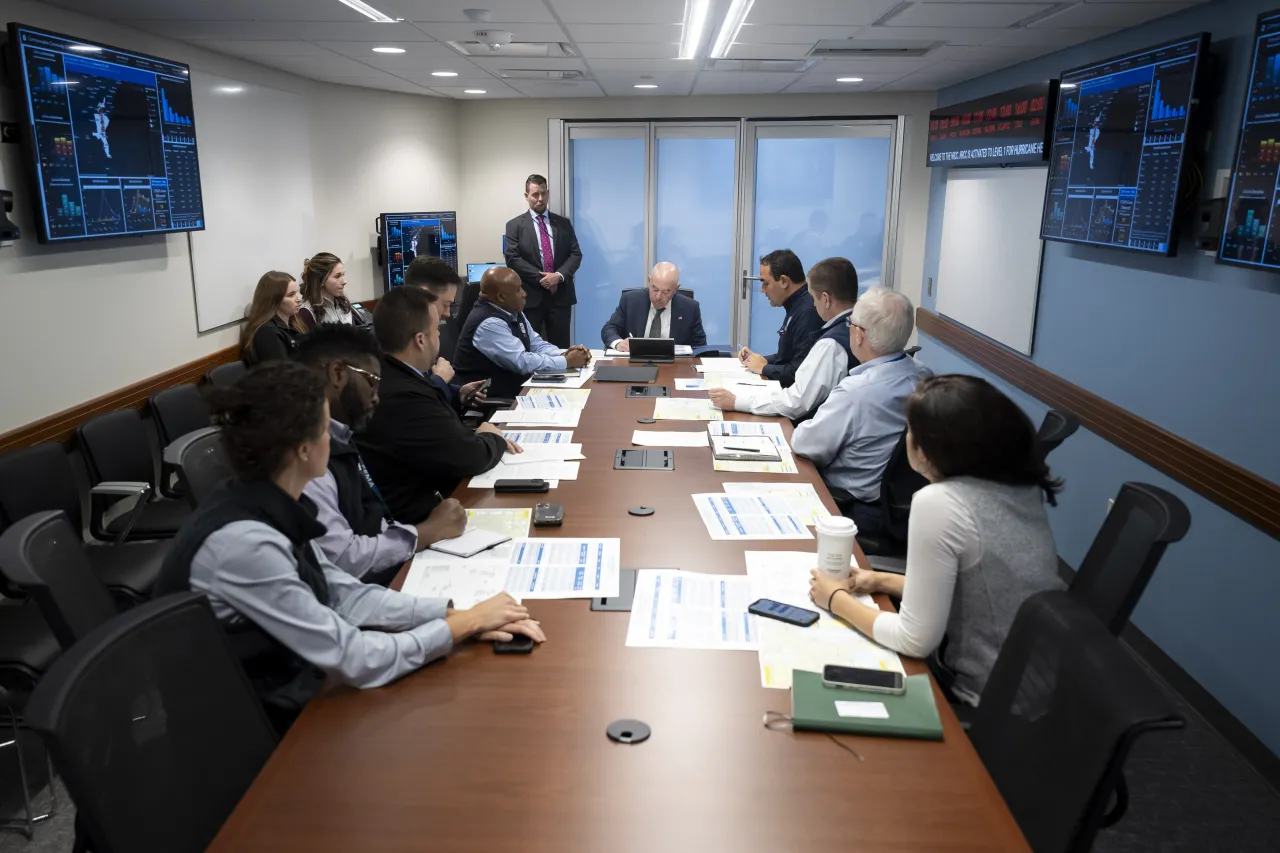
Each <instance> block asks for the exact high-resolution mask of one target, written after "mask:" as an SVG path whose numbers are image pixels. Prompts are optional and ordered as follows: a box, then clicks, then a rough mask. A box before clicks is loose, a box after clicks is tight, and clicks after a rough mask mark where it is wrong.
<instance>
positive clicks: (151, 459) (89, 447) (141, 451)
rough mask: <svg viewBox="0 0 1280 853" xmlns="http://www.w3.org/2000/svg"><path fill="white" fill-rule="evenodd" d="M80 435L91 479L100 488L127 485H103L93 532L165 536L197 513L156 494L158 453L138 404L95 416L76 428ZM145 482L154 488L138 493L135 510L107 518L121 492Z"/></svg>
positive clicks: (105, 536) (130, 536) (96, 502)
mask: <svg viewBox="0 0 1280 853" xmlns="http://www.w3.org/2000/svg"><path fill="white" fill-rule="evenodd" d="M76 438H77V439H78V441H79V446H80V449H81V451H82V452H83V454H84V460H85V464H86V465H87V466H88V469H89V482H90V483H92V484H93V485H94V486H95V487H101V486H103V484H104V483H108V484H121V488H120V490H119V491H114V492H112V491H106V490H105V489H102V490H100V493H99V495H96V496H95V497H97V500H92V501H91V502H90V512H89V532H90V533H92V534H93V536H94V537H95V538H97V539H104V540H105V539H111V538H113V537H114V538H121V539H126V540H131V539H165V538H168V537H171V536H173V535H174V534H175V533H177V532H178V528H179V527H181V526H182V522H184V521H186V520H187V516H189V515H190V514H191V506H190V504H188V503H187V502H186V501H181V500H174V499H172V498H164V497H157V496H156V494H155V492H156V482H155V481H156V460H155V455H154V453H153V451H152V449H151V441H150V439H149V438H148V437H147V428H146V425H145V424H144V423H143V421H142V415H141V413H139V412H138V410H137V409H119V410H117V411H114V412H107V413H106V414H104V415H98V416H97V417H95V418H91V419H89V420H87V421H85V422H84V423H82V424H81V425H80V426H78V427H76ZM126 484H127V485H126ZM141 486H146V487H148V489H149V492H148V494H145V495H142V494H138V495H137V496H136V498H135V502H134V503H133V505H132V506H133V512H132V513H129V514H124V515H120V516H118V517H116V518H114V519H112V520H111V521H107V520H106V518H105V516H106V515H107V513H108V512H109V511H110V510H111V509H112V508H114V507H115V506H117V505H118V504H119V503H120V499H121V497H123V496H125V495H131V494H135V493H136V490H137V489H138V488H139V487H141ZM104 491H105V492H106V493H105V494H102V492H104ZM126 528H127V529H126Z"/></svg>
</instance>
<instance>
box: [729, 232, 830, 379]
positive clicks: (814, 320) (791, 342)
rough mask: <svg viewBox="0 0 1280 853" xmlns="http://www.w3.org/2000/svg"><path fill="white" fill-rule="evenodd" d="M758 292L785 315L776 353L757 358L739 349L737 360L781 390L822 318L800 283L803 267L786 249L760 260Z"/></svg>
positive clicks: (807, 286) (818, 327) (791, 374)
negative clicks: (780, 387)
mask: <svg viewBox="0 0 1280 853" xmlns="http://www.w3.org/2000/svg"><path fill="white" fill-rule="evenodd" d="M760 292H761V293H763V294H764V295H765V298H767V299H768V300H769V304H770V305H772V306H773V307H774V308H782V309H784V310H785V311H786V312H787V314H786V317H785V318H784V319H783V321H782V328H781V329H779V330H778V351H777V352H776V353H774V354H773V355H760V354H758V353H754V352H752V351H751V350H749V349H748V348H747V347H743V348H742V349H741V350H739V351H738V358H739V359H740V360H741V361H742V363H743V364H744V365H746V368H747V369H748V370H750V371H751V372H752V373H758V374H760V375H761V376H763V377H764V378H765V379H776V380H778V382H779V383H781V384H782V387H783V388H790V387H791V385H792V383H793V382H795V381H796V371H797V370H799V369H800V363H801V362H802V361H804V357H805V356H806V355H808V354H809V348H810V347H811V346H813V342H814V339H815V338H817V337H818V332H820V331H821V330H822V318H821V317H819V316H818V312H817V311H815V310H814V308H813V297H812V296H811V295H810V294H809V285H808V284H807V283H806V282H805V280H804V266H803V265H802V264H801V263H800V259H799V258H797V257H796V253H795V252H793V251H791V250H790V249H777V250H775V251H772V252H770V253H769V254H767V255H765V256H764V257H762V258H761V259H760Z"/></svg>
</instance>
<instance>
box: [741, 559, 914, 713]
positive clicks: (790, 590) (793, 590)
mask: <svg viewBox="0 0 1280 853" xmlns="http://www.w3.org/2000/svg"><path fill="white" fill-rule="evenodd" d="M746 558H747V577H749V578H750V579H751V594H752V596H754V598H753V599H752V600H753V601H754V600H755V599H756V598H770V599H773V600H774V601H781V602H782V603H784V604H791V605H794V606H796V607H803V608H805V609H807V610H816V611H818V613H819V614H820V615H819V619H818V621H817V622H816V623H815V624H813V625H811V626H810V627H808V628H800V627H798V626H795V625H787V624H785V623H783V622H778V621H777V620H774V619H761V620H760V624H759V637H760V646H759V650H760V683H761V684H762V685H763V686H765V687H776V688H779V689H782V690H789V689H790V688H791V671H792V670H795V669H800V670H804V671H806V672H818V673H820V672H822V668H823V667H824V666H826V665H827V664H836V665H839V666H852V667H860V668H863V669H880V670H886V671H890V672H903V669H902V661H901V660H900V659H899V658H898V655H897V654H896V653H895V652H892V651H890V650H889V649H886V648H885V647H884V646H881V645H879V644H877V643H876V642H875V641H873V640H871V639H869V638H867V637H865V636H863V635H862V634H861V633H859V632H858V631H856V630H854V629H853V628H851V627H849V626H848V625H847V624H845V623H844V622H842V621H840V620H839V619H836V618H835V617H833V616H832V615H831V614H830V613H827V612H826V611H825V610H823V609H822V608H821V607H818V606H816V605H815V604H814V603H813V601H812V600H811V599H810V598H809V579H810V575H809V571H810V570H811V569H814V568H817V564H818V555H817V554H816V553H808V552H805V551H747V552H746ZM851 562H852V561H851ZM855 597H856V598H857V599H858V601H860V602H862V603H863V604H865V605H867V606H868V607H874V608H876V609H877V610H878V609H879V605H877V604H876V603H875V601H873V600H872V598H871V596H869V595H858V596H855Z"/></svg>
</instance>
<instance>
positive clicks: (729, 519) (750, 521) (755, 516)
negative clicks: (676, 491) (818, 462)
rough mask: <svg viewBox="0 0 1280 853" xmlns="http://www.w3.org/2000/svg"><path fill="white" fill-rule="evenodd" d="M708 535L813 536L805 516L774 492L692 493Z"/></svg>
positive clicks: (727, 537) (735, 537) (732, 537)
mask: <svg viewBox="0 0 1280 853" xmlns="http://www.w3.org/2000/svg"><path fill="white" fill-rule="evenodd" d="M692 497H693V503H694V505H695V506H696V507H697V508H698V514H699V515H700V516H701V517H702V523H703V524H705V525H706V526H707V534H708V535H709V536H710V537H711V538H712V539H715V540H719V541H723V540H737V541H742V540H744V539H812V538H813V534H812V533H810V532H809V528H808V527H806V526H805V523H804V519H803V518H799V517H797V516H795V515H792V514H791V512H790V506H789V505H788V504H787V502H786V501H785V500H784V499H782V498H777V497H774V496H773V495H725V494H702V495H693V496H692Z"/></svg>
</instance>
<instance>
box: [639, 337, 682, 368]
mask: <svg viewBox="0 0 1280 853" xmlns="http://www.w3.org/2000/svg"><path fill="white" fill-rule="evenodd" d="M628 344H630V355H631V359H630V360H631V363H632V364H635V363H636V362H647V363H649V364H674V363H675V360H676V342H675V341H674V340H673V339H672V338H631V339H630V340H629V341H628Z"/></svg>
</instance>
